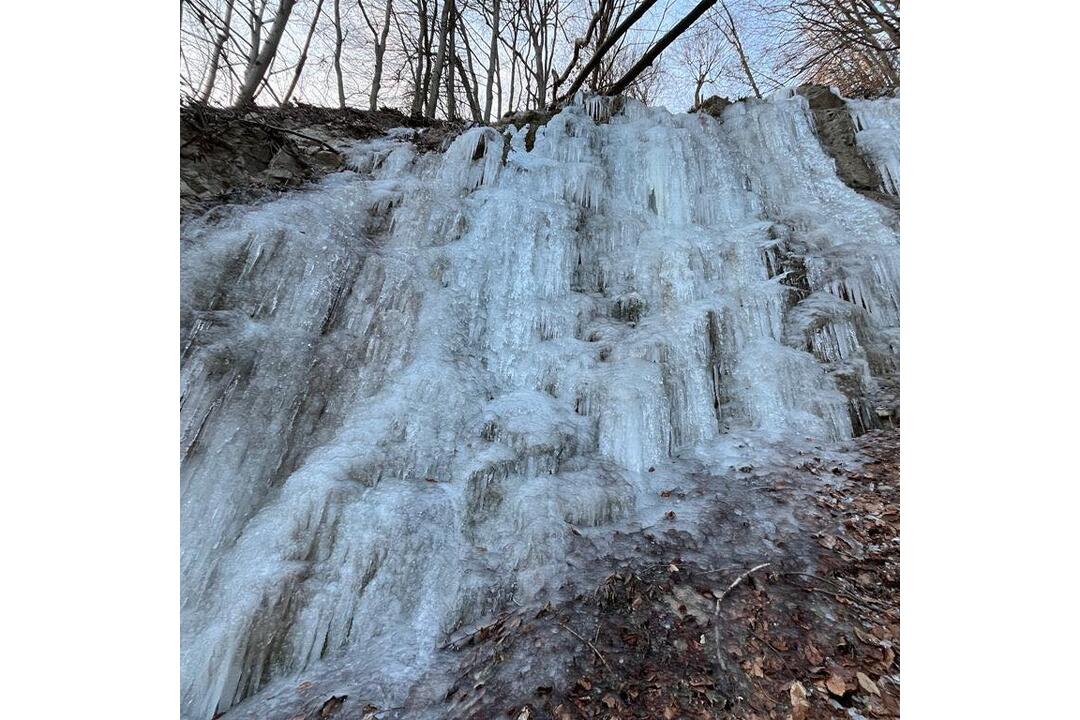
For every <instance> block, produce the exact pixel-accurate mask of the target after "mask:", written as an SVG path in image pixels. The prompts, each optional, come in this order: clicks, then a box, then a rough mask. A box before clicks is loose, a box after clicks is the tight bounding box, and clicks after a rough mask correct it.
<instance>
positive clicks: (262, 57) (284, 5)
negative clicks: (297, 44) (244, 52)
mask: <svg viewBox="0 0 1080 720" xmlns="http://www.w3.org/2000/svg"><path fill="white" fill-rule="evenodd" d="M294 5H296V0H281V4H280V5H279V6H278V12H277V15H276V16H275V17H274V24H273V26H272V27H271V28H270V34H269V35H268V36H267V38H266V42H264V43H263V46H262V49H261V50H259V54H258V56H257V57H256V58H255V62H254V63H253V64H252V65H251V66H250V67H248V69H247V72H246V73H244V84H243V86H242V87H241V88H240V94H239V96H237V98H236V102H235V103H234V107H238V108H242V107H247V106H248V105H250V104H251V103H252V102H253V101H254V99H255V92H256V91H257V90H258V89H259V86H260V84H261V83H262V81H263V78H265V77H266V71H267V70H268V69H269V68H270V63H272V62H273V60H274V56H275V55H276V54H277V49H278V44H279V43H280V42H281V36H282V35H283V34H285V25H286V24H287V23H288V22H289V15H290V14H291V13H292V9H293V6H294Z"/></svg>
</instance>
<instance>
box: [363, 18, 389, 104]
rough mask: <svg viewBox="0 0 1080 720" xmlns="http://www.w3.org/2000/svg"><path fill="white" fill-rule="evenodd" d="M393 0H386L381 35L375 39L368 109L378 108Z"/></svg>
mask: <svg viewBox="0 0 1080 720" xmlns="http://www.w3.org/2000/svg"><path fill="white" fill-rule="evenodd" d="M393 5H394V3H393V0H386V17H385V18H384V19H383V28H382V35H380V36H379V37H378V38H377V39H376V40H375V72H374V74H373V75H372V77H371V98H370V100H371V101H370V104H369V106H368V109H370V110H372V111H375V110H378V109H379V88H380V87H381V86H382V71H383V56H384V55H385V54H386V38H387V36H388V35H389V34H390V13H391V8H392V7H393Z"/></svg>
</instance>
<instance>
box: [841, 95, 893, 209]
mask: <svg viewBox="0 0 1080 720" xmlns="http://www.w3.org/2000/svg"><path fill="white" fill-rule="evenodd" d="M847 105H848V110H849V111H850V112H851V118H852V120H854V121H855V130H856V132H855V142H856V144H857V145H858V146H859V149H860V150H861V151H862V153H863V155H864V156H865V157H866V158H867V160H869V161H870V163H871V165H872V166H873V167H874V169H875V170H877V171H878V174H879V175H881V190H882V192H886V193H889V194H890V195H899V194H900V99H899V98H879V99H877V100H848V101H847Z"/></svg>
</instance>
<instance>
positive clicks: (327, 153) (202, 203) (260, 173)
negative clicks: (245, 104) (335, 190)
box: [180, 106, 461, 217]
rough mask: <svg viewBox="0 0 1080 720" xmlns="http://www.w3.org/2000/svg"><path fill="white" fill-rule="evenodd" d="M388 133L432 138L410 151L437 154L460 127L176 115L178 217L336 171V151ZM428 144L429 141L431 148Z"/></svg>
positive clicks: (271, 113) (309, 115)
mask: <svg viewBox="0 0 1080 720" xmlns="http://www.w3.org/2000/svg"><path fill="white" fill-rule="evenodd" d="M393 128H415V129H417V130H421V131H424V132H427V131H429V130H430V131H433V132H432V133H431V137H430V138H417V145H418V146H425V145H426V146H428V147H439V146H441V140H442V139H444V137H445V134H446V130H447V129H450V130H452V131H454V132H458V131H460V130H461V126H460V124H454V123H445V122H442V121H428V120H425V119H423V118H411V117H408V116H406V115H403V114H402V113H400V112H398V111H396V110H385V109H384V110H379V111H376V112H368V111H364V110H355V109H345V110H338V109H329V108H315V107H310V106H293V107H286V108H257V109H255V110H252V111H249V112H243V113H241V112H237V111H233V110H222V109H217V108H210V107H199V106H195V107H187V108H184V109H182V110H181V112H180V211H181V215H182V217H191V216H194V215H198V214H201V213H202V212H205V211H206V210H208V209H210V208H212V207H216V206H219V205H222V204H225V203H244V202H252V201H254V200H257V199H260V198H263V197H265V196H267V195H268V194H272V193H274V192H275V191H281V190H287V189H292V188H297V187H300V186H301V185H303V184H304V183H306V182H310V181H312V180H317V179H318V178H320V177H323V176H325V175H327V174H329V173H332V172H336V171H338V170H340V169H341V168H343V167H344V165H345V162H344V156H343V155H342V153H341V152H340V150H339V148H342V147H345V146H346V145H347V144H348V143H350V142H354V141H356V140H358V139H361V138H369V137H377V136H380V135H385V134H386V133H387V132H388V131H389V130H391V129H393ZM433 141H434V142H433Z"/></svg>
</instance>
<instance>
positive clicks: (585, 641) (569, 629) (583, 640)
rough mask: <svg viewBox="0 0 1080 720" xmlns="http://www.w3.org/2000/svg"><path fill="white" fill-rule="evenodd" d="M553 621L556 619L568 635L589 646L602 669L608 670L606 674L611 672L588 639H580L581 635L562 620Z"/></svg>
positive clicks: (600, 654)
mask: <svg viewBox="0 0 1080 720" xmlns="http://www.w3.org/2000/svg"><path fill="white" fill-rule="evenodd" d="M555 619H556V620H557V621H558V623H559V624H560V625H562V626H563V627H564V628H565V629H566V631H567V632H569V633H570V634H571V635H573V636H574V637H576V638H577V639H578V640H580V641H581V642H583V643H585V644H586V645H588V646H589V647H590V648H591V649H592V651H593V652H594V653H596V657H598V658H600V662H602V663H604V667H606V668H607V669H608V672H612V670H611V666H610V665H608V661H607V660H606V659H605V658H604V656H603V654H602V653H601V652H600V651H599V650H597V649H596V646H595V645H593V644H592V643H591V642H590V641H589V639H588V638H584V637H582V636H581V635H579V634H578V632H577V631H576V630H574V628H572V627H570V626H569V625H567V624H566V623H564V622H563V621H562V620H559V619H558V618H555Z"/></svg>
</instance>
